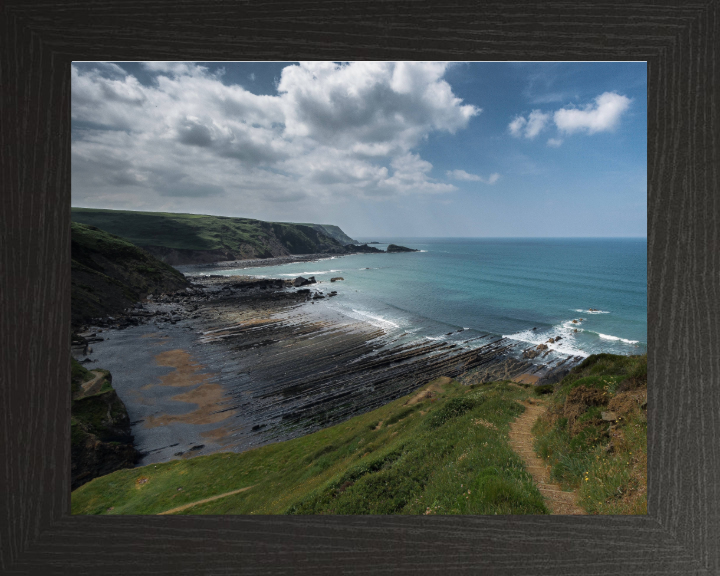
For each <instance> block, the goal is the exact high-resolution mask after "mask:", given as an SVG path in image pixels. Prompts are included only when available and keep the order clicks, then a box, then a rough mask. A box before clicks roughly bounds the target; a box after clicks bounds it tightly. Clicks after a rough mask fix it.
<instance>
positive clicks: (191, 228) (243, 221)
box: [71, 208, 349, 257]
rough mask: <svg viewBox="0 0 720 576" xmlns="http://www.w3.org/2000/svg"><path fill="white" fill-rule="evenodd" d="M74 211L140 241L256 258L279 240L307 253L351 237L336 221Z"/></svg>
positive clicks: (90, 221)
mask: <svg viewBox="0 0 720 576" xmlns="http://www.w3.org/2000/svg"><path fill="white" fill-rule="evenodd" d="M71 216H72V220H73V222H78V223H82V224H86V225H92V226H96V227H98V228H100V229H102V230H105V231H107V232H109V233H110V234H115V235H117V236H120V237H122V238H124V239H126V240H128V241H129V242H131V243H132V244H135V245H137V246H156V247H163V248H174V249H179V250H229V251H232V252H235V253H238V254H241V253H245V252H248V251H249V250H252V251H253V254H254V255H255V256H257V257H269V256H272V253H271V250H270V246H271V244H276V243H277V242H279V243H280V244H281V245H282V246H283V247H284V248H285V249H286V250H288V251H289V253H290V254H307V253H312V252H316V251H317V249H318V245H319V244H330V245H335V246H341V245H342V244H341V242H339V241H338V240H337V239H336V238H339V239H343V238H347V236H345V234H344V233H343V232H342V230H340V229H339V228H338V227H337V226H329V225H328V226H324V225H303V224H287V223H282V222H263V221H261V220H252V219H249V218H231V217H226V216H210V215H204V214H175V213H169V212H135V211H129V210H101V209H95V208H72V210H71ZM348 239H349V238H348ZM248 253H249V252H248Z"/></svg>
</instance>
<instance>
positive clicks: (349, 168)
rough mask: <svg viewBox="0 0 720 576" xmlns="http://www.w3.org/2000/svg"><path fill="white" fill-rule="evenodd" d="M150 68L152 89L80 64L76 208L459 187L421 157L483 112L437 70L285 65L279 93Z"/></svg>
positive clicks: (177, 69) (171, 68)
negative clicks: (431, 141) (96, 202)
mask: <svg viewBox="0 0 720 576" xmlns="http://www.w3.org/2000/svg"><path fill="white" fill-rule="evenodd" d="M143 66H144V69H145V71H146V72H148V73H150V75H151V78H152V81H151V82H150V83H147V82H146V83H145V84H141V83H140V82H139V81H138V79H137V78H135V76H133V75H132V74H128V73H127V72H126V71H125V70H124V69H123V68H122V67H120V66H117V65H115V64H107V63H92V64H91V65H85V64H83V65H73V67H72V118H73V121H74V122H75V126H74V128H75V129H74V132H73V144H72V162H73V165H72V169H73V195H74V196H75V197H76V198H78V199H81V198H83V197H90V196H91V195H94V194H98V193H99V192H98V191H99V190H100V189H102V190H103V191H104V192H106V193H108V194H110V193H113V191H114V192H116V193H117V194H122V195H124V197H135V198H137V197H141V196H142V192H143V191H144V192H154V193H155V194H157V195H158V196H162V197H164V198H173V197H176V198H179V199H183V198H206V197H209V196H215V197H227V198H233V197H237V198H239V197H242V199H243V202H245V203H246V205H247V206H248V207H250V206H251V205H258V204H261V203H263V202H292V201H296V200H299V199H302V198H306V197H314V198H317V199H323V200H332V199H337V198H342V197H383V196H393V195H398V194H424V193H431V194H433V193H444V192H450V191H452V190H455V189H456V188H455V186H453V185H452V184H447V183H442V182H438V181H436V180H435V179H434V178H433V177H432V176H431V171H432V165H431V164H430V163H429V162H427V161H425V160H423V159H422V158H421V157H420V156H419V155H418V154H417V152H415V151H414V148H415V147H417V145H418V144H419V143H421V142H422V141H424V139H426V138H427V136H428V135H429V134H431V133H433V132H438V131H439V132H448V133H454V132H456V131H457V130H461V129H463V128H465V127H467V125H468V123H469V121H470V120H471V119H472V118H473V117H474V116H476V115H478V114H480V112H481V110H480V109H479V108H477V107H475V106H472V105H469V104H464V103H463V101H462V100H461V99H460V98H458V97H456V96H455V95H454V94H453V91H452V88H451V87H450V85H449V84H448V83H447V82H446V81H445V80H443V76H444V73H445V70H446V68H447V65H446V64H444V63H437V62H429V63H423V62H399V63H393V62H355V63H349V64H348V63H346V64H336V63H330V62H309V63H301V64H294V65H288V66H286V67H285V68H284V69H283V70H282V73H281V75H280V78H279V80H278V82H277V94H275V95H257V94H254V93H252V92H250V91H248V90H245V89H244V88H243V87H241V86H239V85H234V84H230V83H224V82H223V81H222V77H221V76H222V74H221V73H216V74H211V73H210V72H209V71H208V69H207V68H205V67H202V66H199V65H196V64H193V63H185V62H147V63H144V64H143ZM491 178H492V177H491ZM133 194H134V196H133Z"/></svg>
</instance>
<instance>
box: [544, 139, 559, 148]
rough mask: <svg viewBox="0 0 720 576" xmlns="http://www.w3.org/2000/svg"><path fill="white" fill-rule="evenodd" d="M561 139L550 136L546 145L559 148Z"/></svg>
mask: <svg viewBox="0 0 720 576" xmlns="http://www.w3.org/2000/svg"><path fill="white" fill-rule="evenodd" d="M562 143H563V141H562V139H560V138H550V139H548V141H547V145H548V146H552V147H553V148H559V147H560V146H561V145H562Z"/></svg>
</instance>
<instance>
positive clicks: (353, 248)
mask: <svg viewBox="0 0 720 576" xmlns="http://www.w3.org/2000/svg"><path fill="white" fill-rule="evenodd" d="M345 249H346V250H347V251H348V252H349V253H361V254H380V253H383V252H384V251H383V250H380V249H379V248H375V247H374V246H368V245H367V244H348V245H347V246H346V247H345Z"/></svg>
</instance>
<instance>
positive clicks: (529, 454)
mask: <svg viewBox="0 0 720 576" xmlns="http://www.w3.org/2000/svg"><path fill="white" fill-rule="evenodd" d="M523 406H525V412H523V413H522V414H521V415H520V416H518V418H516V419H515V421H514V422H513V423H512V424H510V435H509V436H510V447H511V448H512V449H513V450H514V451H515V452H517V453H518V454H519V455H520V457H521V458H522V459H523V460H524V461H525V467H526V468H527V471H528V472H530V474H532V477H533V480H535V484H536V485H537V487H538V489H539V490H540V493H541V494H542V495H543V497H544V498H545V504H546V505H547V507H548V509H549V510H550V514H564V515H568V514H586V512H585V511H584V510H583V509H582V508H580V507H579V506H578V505H577V503H576V495H575V492H563V490H562V489H561V488H560V486H559V485H558V484H551V483H550V470H549V468H550V467H549V466H548V465H546V464H545V462H544V461H543V460H542V459H540V458H538V456H537V455H536V454H535V450H533V434H532V432H531V429H532V427H533V424H534V423H535V420H537V419H538V418H539V417H540V416H542V414H544V413H545V411H546V410H547V406H545V405H544V404H539V403H536V401H533V403H532V404H530V403H528V402H524V403H523Z"/></svg>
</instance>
